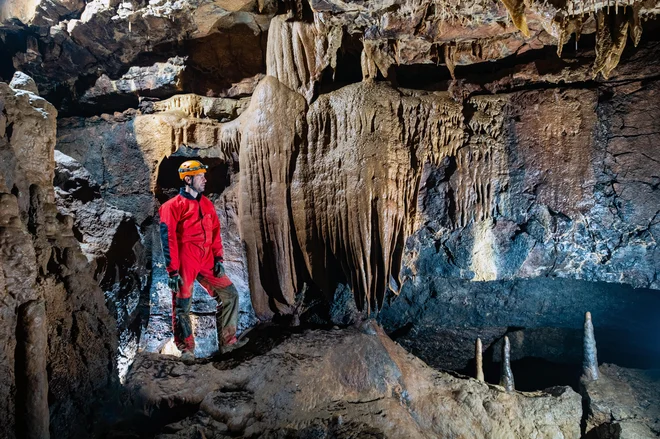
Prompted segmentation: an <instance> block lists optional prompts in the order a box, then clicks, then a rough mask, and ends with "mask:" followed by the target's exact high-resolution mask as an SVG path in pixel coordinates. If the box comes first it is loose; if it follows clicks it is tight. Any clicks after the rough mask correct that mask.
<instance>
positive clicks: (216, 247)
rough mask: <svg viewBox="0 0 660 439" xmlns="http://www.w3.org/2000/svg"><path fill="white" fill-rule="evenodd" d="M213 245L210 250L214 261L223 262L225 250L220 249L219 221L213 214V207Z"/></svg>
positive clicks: (216, 215) (215, 214)
mask: <svg viewBox="0 0 660 439" xmlns="http://www.w3.org/2000/svg"><path fill="white" fill-rule="evenodd" d="M213 213H214V215H213V243H212V244H211V249H212V250H213V257H214V258H215V259H218V258H219V259H220V261H221V262H224V261H225V250H224V248H223V247H222V236H221V234H220V220H219V219H218V214H217V213H216V212H215V207H214V208H213Z"/></svg>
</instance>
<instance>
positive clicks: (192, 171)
mask: <svg viewBox="0 0 660 439" xmlns="http://www.w3.org/2000/svg"><path fill="white" fill-rule="evenodd" d="M208 168H209V167H208V166H206V165H204V164H202V162H200V161H197V160H188V161H187V162H183V163H181V166H179V178H180V179H181V180H183V179H184V178H185V177H186V176H187V175H191V176H192V175H197V174H205V173H206V170H207V169H208Z"/></svg>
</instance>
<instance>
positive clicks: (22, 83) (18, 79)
mask: <svg viewBox="0 0 660 439" xmlns="http://www.w3.org/2000/svg"><path fill="white" fill-rule="evenodd" d="M9 86H10V87H11V88H13V89H14V90H25V91H29V92H31V93H34V94H36V95H39V89H38V88H37V83H36V82H34V79H32V78H31V77H30V76H28V75H26V74H25V73H23V72H18V71H17V72H16V73H14V77H13V78H11V82H10V83H9Z"/></svg>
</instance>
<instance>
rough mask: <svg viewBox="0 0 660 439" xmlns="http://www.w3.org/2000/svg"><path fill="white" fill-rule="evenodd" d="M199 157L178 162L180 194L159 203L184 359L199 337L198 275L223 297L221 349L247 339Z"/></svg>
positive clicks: (219, 313) (212, 292) (220, 305)
mask: <svg viewBox="0 0 660 439" xmlns="http://www.w3.org/2000/svg"><path fill="white" fill-rule="evenodd" d="M207 168H208V166H205V165H204V164H202V163H201V162H199V161H197V160H189V161H187V162H184V163H183V164H182V165H181V166H180V167H179V177H180V178H181V180H183V182H184V183H185V186H184V187H183V188H181V191H180V192H179V194H178V195H177V196H176V197H174V198H172V199H171V200H169V201H167V202H166V203H165V204H163V205H162V206H161V207H160V211H159V213H160V237H161V242H162V246H163V254H164V256H165V263H166V266H167V267H166V268H167V273H168V275H169V279H168V286H169V287H170V289H171V290H172V327H173V330H174V343H175V344H176V346H177V348H179V350H180V351H181V359H182V360H183V361H184V362H192V361H194V358H195V355H194V352H195V338H194V336H193V328H192V324H191V321H190V308H191V305H192V290H193V284H194V282H195V280H197V281H199V283H200V284H201V285H202V286H203V287H204V288H205V289H206V291H207V292H208V293H209V294H210V295H211V296H212V297H214V298H215V299H216V300H217V301H218V309H217V312H216V323H217V329H218V344H219V349H220V351H221V352H228V351H230V350H232V349H234V348H236V347H239V346H242V345H243V344H245V342H246V341H247V339H244V340H241V341H240V342H239V341H238V339H237V338H236V326H237V323H238V292H237V291H236V287H235V286H234V284H233V283H232V282H231V280H229V277H227V274H226V273H225V267H224V265H223V263H224V258H223V256H224V252H223V248H222V237H221V236H220V221H219V220H218V214H217V213H216V211H215V208H214V206H213V203H211V201H210V200H209V199H208V198H206V197H205V196H204V195H202V192H204V189H205V187H206V176H205V173H206V169H207Z"/></svg>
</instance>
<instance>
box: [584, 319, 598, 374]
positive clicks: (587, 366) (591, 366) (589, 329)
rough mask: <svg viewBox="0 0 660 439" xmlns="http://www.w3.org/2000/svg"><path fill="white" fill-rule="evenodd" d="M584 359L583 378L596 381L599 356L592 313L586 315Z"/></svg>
mask: <svg viewBox="0 0 660 439" xmlns="http://www.w3.org/2000/svg"><path fill="white" fill-rule="evenodd" d="M583 349H584V360H583V362H582V379H583V380H586V381H596V380H597V379H598V356H597V350H596V338H595V337H594V325H593V323H592V322H591V313H590V312H587V313H586V314H585V315H584V347H583Z"/></svg>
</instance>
